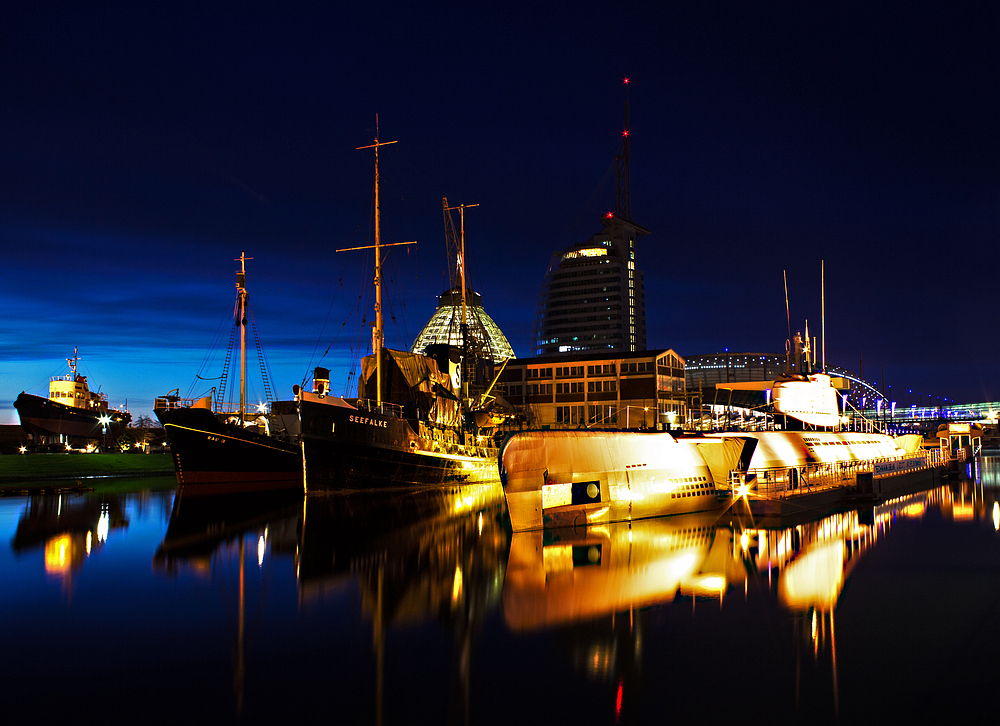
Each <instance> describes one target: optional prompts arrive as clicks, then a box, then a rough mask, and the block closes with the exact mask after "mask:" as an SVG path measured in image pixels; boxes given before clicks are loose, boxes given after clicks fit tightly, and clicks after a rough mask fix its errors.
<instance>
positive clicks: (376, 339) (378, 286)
mask: <svg viewBox="0 0 1000 726" xmlns="http://www.w3.org/2000/svg"><path fill="white" fill-rule="evenodd" d="M395 143H396V142H395V141H379V140H378V118H377V117H376V119H375V143H373V144H369V145H368V146H359V147H357V150H361V149H375V327H374V328H372V353H374V354H375V386H376V388H377V390H376V392H375V404H376V405H377V406H378V408H379V410H381V408H382V342H383V339H384V335H383V331H382V250H381V241H380V238H379V234H380V231H379V205H378V147H380V146H388V145H389V144H395Z"/></svg>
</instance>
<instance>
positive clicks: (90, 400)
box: [14, 348, 132, 448]
mask: <svg viewBox="0 0 1000 726" xmlns="http://www.w3.org/2000/svg"><path fill="white" fill-rule="evenodd" d="M78 350H79V349H77V348H74V349H73V357H72V358H67V359H66V363H67V364H68V365H69V373H67V374H65V375H60V376H53V377H52V378H51V379H50V380H49V397H48V398H43V397H42V396H34V395H32V394H30V393H25V392H24V391H22V392H21V393H20V394H19V395H18V397H17V400H15V401H14V408H16V409H17V414H18V416H19V417H20V419H21V428H23V429H24V430H25V431H27V432H28V433H29V434H31V436H32V438H33V446H34V447H35V448H37V447H39V446H41V445H46V444H62V445H64V446H69V445H71V442H72V441H81V440H85V439H89V440H91V441H93V442H100V445H101V446H102V447H104V446H106V445H107V443H108V442H115V441H117V440H118V437H119V436H120V435H121V433H122V430H123V429H124V428H125V427H126V426H128V425H129V423H130V422H131V421H132V414H130V413H129V412H128V411H118V410H116V409H113V408H110V407H109V406H108V397H107V395H105V394H104V393H101V392H100V391H99V390H98V391H91V390H90V387H89V385H88V383H87V376H84V375H81V374H80V373H79V372H78V371H77V366H78V364H79V358H78Z"/></svg>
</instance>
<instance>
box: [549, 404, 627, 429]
mask: <svg viewBox="0 0 1000 726" xmlns="http://www.w3.org/2000/svg"><path fill="white" fill-rule="evenodd" d="M584 409H586V419H584ZM556 423H560V424H564V425H570V426H573V425H580V424H597V425H609V424H616V423H618V407H617V406H556Z"/></svg>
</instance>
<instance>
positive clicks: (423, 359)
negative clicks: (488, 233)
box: [296, 131, 502, 494]
mask: <svg viewBox="0 0 1000 726" xmlns="http://www.w3.org/2000/svg"><path fill="white" fill-rule="evenodd" d="M391 143H395V142H392V141H389V142H385V141H379V139H378V132H377V131H376V136H375V141H374V143H373V144H372V145H369V146H362V147H359V149H369V148H371V149H374V155H375V187H374V188H375V193H374V201H375V215H374V225H375V228H374V241H375V244H374V245H373V246H371V247H356V248H351V249H374V252H375V274H374V286H375V311H374V312H375V322H374V325H373V328H372V354H371V355H369V356H367V357H365V358H364V359H363V361H362V366H361V375H360V376H359V378H358V394H357V397H356V398H345V397H340V396H333V395H330V393H329V389H328V387H327V386H328V381H323V380H322V379H320V380H317V378H318V376H314V381H313V390H312V391H305V390H302V389H299V390H297V395H296V401H297V404H298V413H299V423H300V433H299V436H300V441H301V444H302V458H303V462H302V463H303V472H304V479H305V488H306V492H307V493H308V494H312V493H316V492H330V491H338V490H371V489H386V488H392V487H396V488H399V487H402V488H407V489H412V488H421V487H442V486H455V485H467V484H476V483H486V482H494V483H495V482H497V481H498V471H497V464H496V462H497V454H498V449H497V446H496V442H495V437H494V435H495V433H496V430H497V424H498V423H499V422H500V421H501V420H502V416H498V415H494V414H493V413H492V412H491V410H490V405H491V404H493V403H495V402H496V399H495V398H491V397H490V391H491V390H492V388H493V385H494V384H495V382H496V377H494V376H492V370H491V369H492V367H493V361H491V360H488V359H485V358H477V356H476V354H475V352H474V351H473V350H472V348H471V347H470V345H469V340H468V337H467V336H468V325H467V323H466V322H465V321H466V320H467V317H466V312H465V310H464V308H465V303H464V299H465V291H466V289H467V288H466V284H465V265H464V247H465V245H464V226H463V241H462V250H463V259H461V260H460V261H459V265H458V268H459V272H460V283H459V284H460V290H461V292H462V298H463V324H462V332H463V344H462V345H461V346H458V345H450V344H438V345H431V346H428V347H427V348H425V350H424V351H423V352H420V353H415V352H409V351H403V350H394V349H391V348H387V347H385V346H384V342H383V341H384V331H383V317H382V250H383V248H384V247H387V246H392V245H394V244H395V245H401V244H408V243H405V242H398V243H390V244H389V245H386V244H383V243H382V242H381V239H380V221H379V167H378V151H379V147H380V146H384V145H386V144H391ZM444 213H445V215H446V220H447V215H448V214H449V212H448V208H447V205H445V211H444ZM447 226H448V225H447V222H446V228H447ZM344 251H346V250H344ZM321 370H322V369H321ZM501 370H502V366H501ZM477 375H479V376H481V380H483V381H484V382H485V380H486V379H487V378H490V377H492V379H493V382H492V383H490V384H489V386H488V387H487V386H486V385H485V383H484V384H483V385H482V386H481V387H479V388H477V387H476V382H477V380H479V379H478V378H477ZM497 375H499V374H497ZM477 391H478V392H477Z"/></svg>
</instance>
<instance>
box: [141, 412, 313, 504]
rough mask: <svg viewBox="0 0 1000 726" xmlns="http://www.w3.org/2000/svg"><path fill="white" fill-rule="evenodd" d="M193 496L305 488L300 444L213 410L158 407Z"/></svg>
mask: <svg viewBox="0 0 1000 726" xmlns="http://www.w3.org/2000/svg"><path fill="white" fill-rule="evenodd" d="M156 415H157V417H158V418H159V419H160V422H161V423H162V424H163V429H164V432H165V433H166V435H167V440H168V441H169V443H170V449H171V451H172V452H173V455H174V466H175V470H176V473H177V483H178V484H179V485H180V486H181V487H182V489H183V490H184V491H185V493H186V494H187V495H189V496H190V495H195V494H224V493H228V492H252V491H270V490H280V489H290V490H296V489H297V490H299V491H301V490H302V454H301V451H300V450H299V446H298V445H297V444H295V443H292V442H289V441H283V440H281V439H278V438H275V437H274V436H268V435H267V434H264V433H258V432H256V431H253V430H251V429H249V428H242V427H240V426H236V425H234V424H228V423H225V422H223V421H220V420H219V419H218V417H217V416H216V415H215V414H214V413H212V411H210V410H209V409H207V408H166V409H157V410H156Z"/></svg>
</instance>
